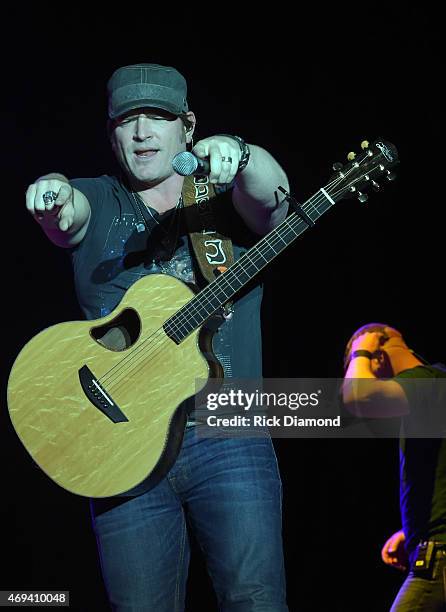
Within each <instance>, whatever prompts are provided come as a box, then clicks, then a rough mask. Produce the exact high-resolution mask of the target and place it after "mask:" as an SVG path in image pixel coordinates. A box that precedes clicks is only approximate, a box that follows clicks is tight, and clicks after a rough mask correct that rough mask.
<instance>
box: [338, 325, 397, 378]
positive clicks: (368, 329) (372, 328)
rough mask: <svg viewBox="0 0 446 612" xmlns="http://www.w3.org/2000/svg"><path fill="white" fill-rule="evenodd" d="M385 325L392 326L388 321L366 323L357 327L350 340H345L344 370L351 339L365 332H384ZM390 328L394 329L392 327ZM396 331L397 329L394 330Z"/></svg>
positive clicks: (348, 358)
mask: <svg viewBox="0 0 446 612" xmlns="http://www.w3.org/2000/svg"><path fill="white" fill-rule="evenodd" d="M386 327H392V326H391V325H389V324H388V323H366V324H365V325H363V326H362V327H359V328H358V329H357V330H356V331H355V332H354V334H353V335H352V336H351V338H350V340H349V341H348V342H347V346H346V347H345V352H344V372H345V371H346V370H347V368H348V364H349V362H350V351H351V348H352V343H353V340H356V338H357V337H358V336H360V335H361V334H364V333H365V332H384V330H385V328H386ZM392 329H395V328H394V327H392ZM395 331H398V330H395Z"/></svg>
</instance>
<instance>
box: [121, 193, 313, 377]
mask: <svg viewBox="0 0 446 612" xmlns="http://www.w3.org/2000/svg"><path fill="white" fill-rule="evenodd" d="M321 201H322V198H321ZM292 221H301V219H300V218H297V215H296V216H295V217H294V218H292ZM290 229H291V230H292V231H294V229H293V228H292V227H291V228H290ZM296 237H297V236H296ZM276 244H277V243H276ZM264 259H265V258H264ZM265 262H266V264H267V263H269V261H268V260H265ZM264 266H265V264H263V265H262V266H261V268H259V270H260V269H262V268H263V267H264ZM206 314H207V316H210V314H208V313H206ZM201 322H204V321H201ZM186 330H187V328H186ZM187 331H188V333H190V332H191V331H192V330H187ZM157 334H162V336H161V339H164V340H165V341H167V340H168V338H167V337H166V335H165V333H164V331H163V329H159V330H157V331H156V332H154V333H153V334H152V336H151V339H152V342H151V344H152V346H149V347H144V349H147V348H148V349H149V350H150V349H153V350H152V353H148V354H145V355H144V360H145V364H147V359H148V358H152V362H153V358H155V357H156V356H157V355H158V354H159V353H160V350H161V351H162V350H163V348H164V347H163V346H162V342H158V343H157V345H155V346H153V344H154V342H155V341H156V339H157V338H156V335H157ZM145 364H143V363H142V362H137V363H132V364H127V365H131V369H130V370H127V372H125V375H126V376H127V375H128V374H132V373H134V370H135V368H138V366H139V365H141V366H142V365H145ZM121 374H124V373H123V372H121ZM121 378H122V377H121ZM114 382H115V383H119V377H118V376H117V377H116V378H115V381H114ZM113 387H115V385H113Z"/></svg>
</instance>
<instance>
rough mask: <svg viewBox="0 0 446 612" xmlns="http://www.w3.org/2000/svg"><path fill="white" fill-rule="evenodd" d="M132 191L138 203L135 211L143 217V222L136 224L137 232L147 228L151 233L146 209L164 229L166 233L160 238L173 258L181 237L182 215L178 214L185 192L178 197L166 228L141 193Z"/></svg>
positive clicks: (161, 228)
mask: <svg viewBox="0 0 446 612" xmlns="http://www.w3.org/2000/svg"><path fill="white" fill-rule="evenodd" d="M130 193H131V195H132V197H133V201H134V202H135V204H136V210H135V212H137V213H139V216H140V217H141V219H142V223H137V224H136V230H137V232H139V233H140V232H143V231H144V230H146V231H147V235H148V236H149V235H150V234H151V231H150V229H149V227H148V225H147V220H146V217H145V215H144V210H146V211H147V212H148V213H149V215H150V216H151V218H152V219H153V221H154V222H155V224H156V226H157V227H159V228H160V230H162V232H163V233H164V237H162V238H160V242H161V244H162V246H163V248H164V249H165V251H166V255H168V257H167V258H168V259H171V258H172V256H173V254H174V251H175V247H176V245H177V242H178V237H179V231H180V215H179V214H178V211H179V210H180V209H181V208H182V207H183V194H180V197H179V198H178V202H177V205H176V206H175V208H174V209H173V210H172V213H171V216H170V219H169V224H168V227H167V228H166V227H165V226H164V225H163V223H160V222H159V221H158V219H157V218H156V217H155V215H154V214H153V213H152V211H151V209H150V206H147V205H146V203H145V202H144V200H143V199H142V197H141V196H140V195H139V193H137V192H135V191H131V192H130ZM137 216H138V215H137ZM174 230H175V231H174Z"/></svg>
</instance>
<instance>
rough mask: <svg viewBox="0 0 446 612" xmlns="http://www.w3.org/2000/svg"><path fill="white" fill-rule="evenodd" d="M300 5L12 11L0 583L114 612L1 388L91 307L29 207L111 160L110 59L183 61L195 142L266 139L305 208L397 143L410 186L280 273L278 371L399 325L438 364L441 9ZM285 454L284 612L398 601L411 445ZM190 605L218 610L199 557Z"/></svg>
mask: <svg viewBox="0 0 446 612" xmlns="http://www.w3.org/2000/svg"><path fill="white" fill-rule="evenodd" d="M304 6H305V8H302V7H301V6H298V7H297V8H294V9H291V7H288V8H285V7H281V6H280V5H275V6H274V7H271V6H268V5H265V6H264V7H263V8H260V6H259V7H256V8H253V7H247V6H242V5H238V6H234V5H232V4H228V3H225V4H224V3H220V4H219V5H218V6H212V7H211V8H212V11H210V7H208V6H206V7H203V9H202V10H200V6H196V7H192V6H189V7H183V8H182V9H181V10H180V9H179V8H174V7H173V6H167V5H165V6H162V7H161V6H158V7H155V6H153V7H144V6H138V5H130V4H129V5H128V6H124V7H123V6H121V7H117V8H116V12H112V10H111V8H108V9H107V10H105V9H104V8H102V9H100V10H99V14H98V16H96V17H94V16H93V15H91V14H90V13H89V12H87V11H84V10H82V9H80V8H74V7H72V8H68V9H67V8H64V9H63V11H62V10H61V9H58V10H56V9H54V11H52V10H50V9H49V8H48V9H44V8H42V7H40V8H39V9H37V8H34V9H28V10H26V11H25V10H24V9H22V8H14V7H9V8H8V11H7V15H5V16H4V22H3V36H2V47H3V48H2V59H3V61H2V68H1V73H0V78H1V80H2V82H3V87H2V90H3V93H2V94H1V98H0V99H1V101H2V118H3V122H2V130H1V132H2V136H3V146H2V153H3V156H2V157H3V162H2V167H3V172H2V189H1V199H2V219H1V221H2V228H3V231H2V234H3V240H2V246H3V249H2V262H3V266H2V279H3V283H2V285H3V309H2V312H3V315H2V324H3V325H2V327H3V333H4V337H5V342H4V343H3V351H2V353H3V355H4V357H5V364H4V366H3V367H2V377H3V378H2V383H3V384H2V409H1V428H0V432H1V433H0V435H1V459H2V481H3V487H2V490H3V495H2V500H3V501H2V503H1V506H0V507H1V524H2V532H1V536H2V551H3V554H2V556H3V561H4V564H5V568H4V570H3V571H2V574H1V578H0V589H3V590H7V589H34V590H35V589H40V590H43V589H64V590H70V592H71V599H72V609H76V610H105V609H107V603H106V598H105V593H104V589H103V586H102V582H101V577H100V572H99V566H98V561H97V555H96V545H95V541H94V538H93V535H92V533H91V530H90V523H89V514H88V504H87V501H86V500H85V499H84V498H79V497H76V496H74V495H71V494H69V493H67V492H65V491H64V490H62V489H61V488H59V487H57V485H55V484H54V483H53V482H52V481H50V480H49V479H47V478H46V477H45V476H44V475H42V474H41V473H40V471H39V470H37V469H36V468H34V467H33V465H32V462H31V461H30V459H29V457H28V455H27V453H26V451H25V450H24V449H23V447H22V446H21V444H20V443H19V441H18V439H17V437H16V436H15V433H14V431H13V429H12V426H11V424H10V421H9V418H8V416H7V408H6V394H5V389H6V383H7V377H8V374H9V370H10V368H11V366H12V363H13V360H14V359H15V356H16V355H17V353H18V351H19V350H20V348H21V347H22V346H23V344H25V342H26V341H27V340H28V339H30V338H31V337H32V336H33V335H35V334H36V333H37V332H38V331H40V330H41V329H43V328H44V327H47V326H49V325H52V324H55V323H57V322H59V321H64V320H69V319H77V318H79V316H80V315H79V311H78V308H77V305H76V300H75V296H74V291H73V286H72V276H71V267H70V263H69V260H68V258H67V257H66V256H65V255H64V253H63V252H61V251H60V250H59V249H58V248H57V247H55V246H53V245H52V244H51V243H49V242H48V241H47V240H46V238H45V237H44V235H43V234H42V233H41V231H40V230H39V228H38V227H37V226H36V224H35V223H34V221H33V220H32V219H31V218H30V217H29V215H28V214H27V212H26V210H25V196H24V194H25V190H26V188H27V186H28V184H29V183H31V182H33V181H34V179H35V178H36V177H38V176H40V175H42V174H45V173H47V172H50V171H59V172H63V173H64V174H66V175H67V176H69V177H83V176H97V175H100V174H103V173H106V172H109V171H110V169H111V168H114V160H113V158H112V153H111V151H110V149H109V144H108V141H107V137H106V130H105V118H106V100H105V84H106V81H107V79H108V78H109V76H110V75H111V73H112V71H113V70H114V69H116V68H117V67H119V66H122V65H126V64H130V63H136V62H155V63H161V64H167V65H174V66H176V67H177V68H178V69H179V70H180V71H181V72H183V74H185V75H186V77H187V79H188V82H189V90H190V94H189V105H190V107H191V108H192V110H194V111H195V113H196V115H197V118H198V138H199V137H200V136H201V137H205V136H208V135H212V134H213V133H234V134H240V135H241V136H243V137H244V138H245V139H246V140H247V141H248V142H252V143H256V144H258V145H261V146H263V147H265V148H266V149H268V150H269V151H270V152H271V153H272V154H273V155H274V156H275V157H276V158H277V159H278V161H279V162H280V163H281V164H282V165H283V167H284V168H285V169H286V171H287V173H288V175H289V177H290V181H291V186H292V191H293V193H294V195H295V196H296V197H297V198H298V199H299V200H300V201H304V200H306V199H307V198H308V197H310V196H311V195H312V194H313V193H314V192H316V191H317V190H318V189H319V187H321V186H322V185H325V184H326V183H327V182H328V179H329V177H330V174H331V165H332V163H333V162H335V161H345V160H346V154H347V153H348V151H351V150H355V151H358V150H359V148H360V142H361V141H362V140H364V139H368V140H374V139H375V138H377V137H382V138H385V139H387V140H389V141H391V142H393V143H394V144H395V145H396V146H397V148H398V151H399V156H400V160H401V165H400V167H399V169H398V178H397V180H396V181H394V182H393V183H391V184H388V185H387V186H385V189H383V191H382V192H381V193H378V194H371V195H370V199H369V202H368V204H366V205H362V204H360V203H359V202H357V201H356V200H348V201H343V202H340V203H338V204H337V205H336V207H335V208H334V209H333V210H331V211H330V212H329V213H328V214H327V215H325V216H324V217H323V218H321V220H320V221H319V223H318V224H317V226H316V227H315V228H313V229H312V230H310V231H307V232H306V233H305V234H304V235H303V236H302V237H301V238H300V239H299V240H298V241H297V242H296V243H295V244H294V245H292V246H291V247H290V248H289V249H288V250H287V251H286V252H285V253H284V254H282V255H281V256H280V257H279V258H278V259H277V260H276V261H275V262H274V263H273V264H272V265H271V266H270V269H269V271H268V273H267V277H266V283H265V299H264V305H263V328H264V347H265V350H264V373H265V375H266V376H269V377H282V378H285V377H290V378H293V377H337V376H341V375H342V367H341V363H342V353H343V347H344V345H345V342H346V341H347V339H348V338H349V336H350V335H351V333H352V332H353V331H354V330H355V329H356V328H357V327H358V326H359V325H362V324H364V323H367V322H370V321H386V322H388V323H390V324H391V325H393V326H394V327H397V328H398V329H400V330H401V331H402V332H403V333H404V334H405V336H406V338H407V340H408V343H409V344H410V345H411V346H412V347H414V348H415V349H416V350H418V351H419V352H420V353H422V354H423V355H426V356H427V358H428V359H430V360H432V361H435V360H443V361H445V360H446V356H445V353H444V344H443V337H444V333H443V311H444V308H443V303H444V298H443V294H442V289H443V274H442V269H443V265H442V263H443V261H444V257H443V256H444V237H443V206H444V197H443V194H442V185H441V181H440V180H439V179H440V178H441V176H442V172H443V168H442V163H441V161H442V155H441V153H442V142H441V140H440V138H441V136H440V127H441V128H443V122H440V109H439V107H440V99H441V98H440V93H439V92H440V88H441V80H442V77H443V66H441V65H440V60H439V59H438V56H437V42H438V40H439V38H438V35H437V30H436V23H437V20H438V15H437V14H436V13H435V12H433V10H432V9H431V8H430V7H429V4H428V3H423V5H422V6H421V5H419V4H418V3H417V4H416V5H415V4H414V5H413V6H410V5H409V4H407V5H406V6H404V7H403V6H398V5H397V4H395V3H387V4H386V3H379V2H371V3H368V4H366V5H364V4H360V3H354V4H353V3H352V4H346V3H342V4H340V5H339V6H332V7H330V8H327V7H326V6H325V5H324V4H323V3H312V4H311V5H308V6H307V5H304ZM242 9H247V10H248V12H249V13H250V15H249V18H246V17H245V18H242V17H241V15H240V14H239V12H241V10H242ZM437 194H438V195H437ZM275 444H276V450H277V455H278V459H279V464H280V467H281V472H282V478H283V484H284V544H285V554H286V566H287V576H288V600H289V606H290V610H291V611H292V612H293V611H295V610H296V611H297V610H299V611H300V610H305V611H311V610H339V611H340V612H346V611H350V610H351V611H354V610H355V611H356V610H362V611H370V612H372V611H380V610H387V609H388V608H389V607H390V603H391V601H392V599H393V597H394V595H395V594H396V592H397V590H398V588H399V585H400V583H401V582H402V579H403V575H402V574H400V573H398V572H396V571H394V570H392V569H390V568H387V567H386V566H384V564H383V563H382V562H381V560H380V549H381V546H382V544H383V543H384V541H385V540H386V538H387V537H388V536H389V535H390V534H391V533H393V531H395V530H397V529H398V528H399V527H400V524H399V511H398V490H397V489H398V458H397V441H396V440H389V439H388V440H322V439H319V440H296V439H294V440H293V439H289V440H276V441H275ZM254 520H259V521H261V520H262V517H254ZM188 606H189V608H188V609H189V610H196V609H201V610H207V611H209V612H211V611H212V610H214V609H216V607H215V602H214V599H213V594H212V590H211V587H210V583H209V580H208V578H207V576H206V574H205V571H204V568H203V565H202V561H201V558H200V556H199V555H198V554H194V557H193V561H192V565H191V571H190V589H189V595H188Z"/></svg>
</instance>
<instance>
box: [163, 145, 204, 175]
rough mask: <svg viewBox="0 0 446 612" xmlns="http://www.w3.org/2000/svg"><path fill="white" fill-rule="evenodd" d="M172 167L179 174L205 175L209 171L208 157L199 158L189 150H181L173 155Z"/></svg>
mask: <svg viewBox="0 0 446 612" xmlns="http://www.w3.org/2000/svg"><path fill="white" fill-rule="evenodd" d="M172 168H173V169H174V170H175V172H176V173H177V174H181V176H191V175H192V174H195V175H198V176H207V175H208V174H209V173H210V171H211V165H210V163H209V160H208V159H200V158H199V157H197V156H196V155H194V154H193V153H189V151H182V152H181V153H178V154H177V155H175V157H174V158H173V160H172Z"/></svg>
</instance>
